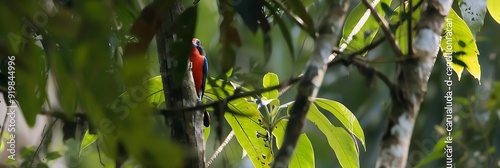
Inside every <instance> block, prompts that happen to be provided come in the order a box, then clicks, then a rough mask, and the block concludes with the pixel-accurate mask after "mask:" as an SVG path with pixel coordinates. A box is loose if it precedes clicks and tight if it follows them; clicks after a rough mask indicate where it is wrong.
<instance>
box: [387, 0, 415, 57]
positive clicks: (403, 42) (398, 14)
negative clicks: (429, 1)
mask: <svg viewBox="0 0 500 168" xmlns="http://www.w3.org/2000/svg"><path fill="white" fill-rule="evenodd" d="M417 3H418V1H413V6H414V8H413V13H412V14H411V20H410V19H409V17H410V15H409V14H407V13H408V12H409V7H408V5H406V4H405V5H406V7H404V8H403V7H401V6H398V7H397V8H396V9H395V10H394V15H392V17H391V23H392V24H400V25H399V26H398V27H397V29H396V33H394V37H395V39H396V41H397V43H398V45H399V48H400V49H401V52H402V53H403V54H408V49H409V48H410V47H409V46H408V45H409V44H408V38H409V36H408V22H409V21H411V23H412V27H414V26H415V24H416V23H417V21H418V19H420V11H421V9H422V7H419V8H415V6H416V4H417ZM403 19H405V21H404V22H402V23H401V21H402V20H403ZM413 37H415V31H412V39H413Z"/></svg>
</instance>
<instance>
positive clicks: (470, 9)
mask: <svg viewBox="0 0 500 168" xmlns="http://www.w3.org/2000/svg"><path fill="white" fill-rule="evenodd" d="M459 5H460V11H461V14H462V18H464V21H465V23H467V26H468V27H469V28H470V30H471V31H472V35H473V36H474V37H475V36H476V34H477V32H479V30H481V27H483V24H484V16H485V15H486V0H461V1H459ZM497 7H500V6H497Z"/></svg>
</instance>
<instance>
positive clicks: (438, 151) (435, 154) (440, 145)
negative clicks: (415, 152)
mask: <svg viewBox="0 0 500 168" xmlns="http://www.w3.org/2000/svg"><path fill="white" fill-rule="evenodd" d="M460 134H461V131H457V132H453V134H452V138H453V139H455V138H456V137H457V136H459V135H460ZM446 138H447V136H444V137H442V138H440V139H439V140H437V141H436V144H435V145H434V149H433V150H432V152H431V153H429V154H427V155H426V156H425V157H424V158H422V159H421V160H420V161H419V162H418V164H417V165H416V166H415V168H420V167H424V166H425V165H426V164H429V163H431V162H432V161H435V160H438V159H441V158H444V157H445V155H444V154H443V151H444V150H443V149H445V148H446V144H445V141H446Z"/></svg>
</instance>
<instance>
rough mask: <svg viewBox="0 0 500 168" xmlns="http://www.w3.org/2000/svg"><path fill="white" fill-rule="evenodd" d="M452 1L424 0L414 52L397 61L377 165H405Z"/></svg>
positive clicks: (414, 41)
mask: <svg viewBox="0 0 500 168" xmlns="http://www.w3.org/2000/svg"><path fill="white" fill-rule="evenodd" d="M452 2H453V1H452V0H426V1H425V2H424V4H423V9H422V13H421V17H420V20H419V21H418V23H417V26H416V29H415V31H416V36H415V39H414V40H413V46H412V48H413V53H414V55H409V56H408V58H411V59H406V60H405V61H402V62H401V63H400V64H399V67H400V71H399V74H398V76H397V79H396V82H397V88H398V91H397V92H396V94H393V95H392V102H393V103H392V107H391V111H390V114H389V119H388V123H387V127H386V130H385V131H386V132H385V134H384V136H383V139H382V142H381V149H380V152H379V157H378V159H377V167H391V168H392V167H398V168H399V167H406V162H407V159H408V154H409V146H410V142H411V136H412V133H413V127H414V125H415V120H416V118H417V115H418V112H419V110H420V106H421V104H422V102H423V100H424V96H425V94H426V92H427V83H428V80H429V77H430V75H431V71H432V67H433V66H434V63H435V61H436V55H437V53H438V49H439V48H438V46H439V43H440V39H441V33H442V30H443V25H444V19H445V17H446V16H447V15H448V13H449V11H450V8H451V4H452Z"/></svg>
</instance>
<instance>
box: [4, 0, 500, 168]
mask: <svg viewBox="0 0 500 168" xmlns="http://www.w3.org/2000/svg"><path fill="white" fill-rule="evenodd" d="M39 2H42V1H40V0H27V1H23V2H18V1H12V2H9V3H8V4H5V5H4V3H2V5H0V22H1V23H5V24H2V25H1V26H0V59H2V60H3V61H2V62H0V91H1V92H2V93H6V92H7V90H9V87H8V82H7V81H9V79H12V80H14V79H15V91H16V95H15V97H16V99H17V102H16V104H17V105H19V107H20V108H21V110H22V115H23V117H24V118H25V119H26V123H27V124H28V125H29V126H34V125H35V124H36V122H38V121H37V116H39V115H52V113H57V114H53V115H54V116H58V117H60V118H63V119H64V120H61V121H63V122H65V124H68V125H70V124H74V123H72V122H73V119H74V118H75V116H78V114H81V113H84V114H86V117H88V118H87V120H88V121H89V122H90V125H91V127H90V128H88V129H87V128H85V129H84V131H73V134H72V135H70V137H71V138H69V139H65V140H64V146H65V149H66V151H65V152H62V151H54V152H48V151H43V152H39V153H38V154H37V153H36V148H35V147H25V148H23V150H22V151H21V155H22V158H23V159H25V160H24V161H23V162H19V163H18V162H13V163H8V164H11V165H21V167H22V166H26V165H33V166H39V167H49V166H50V165H51V163H53V162H52V161H54V160H56V159H60V157H61V156H62V155H64V156H65V158H66V160H67V162H68V164H69V165H68V166H88V167H96V166H102V164H104V165H105V166H106V167H114V166H115V161H116V160H118V159H121V158H123V157H124V156H122V155H123V152H122V151H121V150H122V149H126V151H127V152H128V153H127V154H126V155H130V156H131V157H130V159H128V161H127V162H126V163H125V166H123V167H126V166H134V165H142V166H144V167H148V166H149V167H155V166H158V165H169V166H171V167H182V165H181V164H182V162H181V161H182V157H183V155H184V154H185V153H183V150H182V148H180V147H179V146H178V145H176V144H175V143H173V142H171V141H170V140H169V139H168V136H167V135H165V134H166V133H165V131H164V130H165V129H164V126H163V120H162V118H161V117H157V110H159V109H160V110H161V109H166V106H165V103H164V101H165V97H164V94H163V86H162V81H161V77H160V76H159V65H158V59H157V48H158V47H159V46H158V45H157V44H156V43H155V40H152V41H146V42H144V41H141V40H145V39H147V38H140V36H141V35H143V34H140V33H145V34H147V36H148V37H149V39H150V40H151V39H152V38H153V36H154V33H155V32H157V31H150V29H147V30H146V29H140V28H139V29H134V25H139V26H140V25H141V24H140V23H141V22H142V21H148V20H147V19H146V20H141V19H144V18H142V17H141V16H143V14H144V13H145V14H144V15H146V14H151V13H147V12H145V11H146V10H145V9H150V8H146V7H148V6H149V7H151V6H156V7H163V9H166V8H167V7H169V6H168V5H170V2H172V1H165V4H161V3H160V4H153V1H152V0H133V1H109V2H108V1H106V2H104V1H92V0H91V1H85V2H77V1H71V0H69V1H63V0H56V1H54V2H55V3H54V6H52V7H54V8H53V9H57V10H53V9H51V8H49V7H50V5H48V6H49V7H47V5H45V6H44V5H40V4H43V3H39ZM236 2H242V3H247V4H237V3H236ZM327 2H328V1H312V0H303V1H300V0H287V1H281V0H254V1H244V2H243V1H231V0H219V1H218V3H217V2H216V1H200V2H199V4H198V5H197V6H191V2H189V4H188V3H187V2H186V3H185V4H184V5H185V6H186V9H187V10H186V11H185V12H184V13H182V14H181V17H180V18H181V19H179V20H178V22H176V24H175V25H176V26H177V27H176V32H175V33H176V37H178V39H189V38H191V36H193V33H195V34H194V36H197V37H198V38H200V39H201V40H202V41H203V42H204V46H205V47H206V49H207V53H208V58H209V59H210V62H211V67H210V76H212V77H211V78H210V79H209V81H208V83H207V88H206V97H205V99H204V102H205V103H210V102H215V101H219V100H222V99H225V98H228V97H230V96H232V95H235V94H236V95H237V94H239V93H242V92H248V91H251V90H256V89H259V88H269V87H273V86H276V85H278V84H280V81H279V79H278V76H280V77H281V78H287V77H290V76H298V75H299V74H300V72H301V71H302V67H304V66H305V62H307V61H306V60H307V59H308V58H309V56H310V53H311V52H312V48H313V46H314V42H313V40H312V39H314V38H315V36H316V32H317V30H316V27H315V26H316V25H317V21H318V20H319V19H320V18H321V17H322V16H323V13H322V12H324V11H325V6H327V5H325V4H326V3H327ZM370 2H372V4H373V5H374V7H375V9H376V11H377V12H378V13H379V14H380V15H381V16H382V17H383V18H384V19H387V20H388V21H389V24H390V30H391V32H392V33H393V34H394V37H395V39H394V40H395V41H396V43H397V44H398V45H399V46H400V48H401V50H402V52H403V54H404V55H405V56H406V55H407V54H408V53H409V49H411V46H409V40H411V39H412V38H413V36H414V33H415V31H413V32H412V33H411V35H410V32H408V31H411V30H414V29H415V26H416V25H415V23H416V22H417V21H418V20H419V19H420V17H421V16H420V10H421V9H422V5H421V2H422V1H418V0H413V1H412V2H413V4H411V5H413V11H412V12H413V13H409V12H410V11H409V9H410V8H409V6H408V4H409V3H405V2H407V1H405V2H403V1H392V0H373V1H370ZM474 2H476V1H470V0H462V1H459V2H457V4H458V7H459V8H460V9H458V8H456V9H455V10H451V11H450V13H449V15H448V17H447V19H449V20H450V22H449V23H447V24H450V25H453V28H452V30H451V31H448V32H447V31H446V25H445V33H444V34H443V36H442V39H441V45H440V49H441V54H442V55H443V56H444V57H443V58H444V59H446V55H445V54H446V53H447V52H448V51H447V47H448V44H447V39H446V37H447V34H446V33H450V34H452V40H451V46H452V48H453V51H452V52H451V53H452V54H451V55H452V58H453V59H452V63H451V66H452V68H453V70H454V72H455V73H456V74H457V76H458V80H462V81H464V80H465V81H464V82H461V83H464V84H463V85H461V86H462V87H457V88H458V89H457V90H467V91H469V90H471V89H470V88H471V87H470V86H473V87H474V88H476V87H477V86H476V83H477V82H476V81H474V82H475V83H474V84H472V83H467V80H468V78H462V73H463V70H464V69H465V70H466V71H467V72H468V73H469V74H471V75H472V77H474V78H475V79H477V81H481V82H483V81H485V80H484V79H485V77H484V76H486V79H487V80H486V82H485V83H486V84H487V83H488V82H489V81H488V80H498V79H497V78H493V77H491V76H495V75H496V73H493V72H495V70H497V69H498V66H497V65H496V64H497V62H494V61H489V58H488V57H490V58H492V57H495V56H496V55H498V52H500V51H498V49H497V48H496V46H495V45H494V44H497V41H494V40H492V39H498V33H497V32H495V31H491V30H496V29H498V27H492V26H491V25H488V24H487V23H490V22H492V21H493V23H495V24H496V25H494V26H498V25H499V24H497V23H500V8H499V6H500V1H499V0H482V1H481V2H480V3H477V4H476V3H474ZM485 3H486V7H484V4H485ZM150 4H153V5H150ZM162 5H165V6H162ZM247 6H252V8H245V7H247ZM485 8H486V9H487V10H486V9H485ZM259 9H262V10H259ZM459 10H460V12H459V13H457V12H455V11H459ZM486 11H487V12H488V13H489V16H491V18H489V16H488V15H487V14H486ZM143 12H144V13H143ZM147 16H149V15H147ZM195 18H196V19H195ZM156 19H157V18H156ZM488 19H489V20H488ZM219 21H220V22H219ZM409 21H411V23H412V24H409ZM488 21H490V22H488ZM7 23H8V24H7ZM214 23H220V24H214ZM409 25H411V26H412V27H410V28H408V27H409ZM136 28H137V27H136ZM147 28H150V27H147ZM184 28H189V30H188V29H184ZM380 28H381V26H380V23H378V22H377V21H376V19H375V18H374V17H373V16H372V15H371V13H370V11H369V10H368V9H367V8H366V7H365V6H364V5H363V4H362V3H359V4H357V5H356V6H355V7H354V8H352V10H351V11H350V12H349V13H348V15H347V18H346V21H345V25H344V26H343V28H342V34H341V35H342V40H341V41H340V44H339V48H340V49H341V50H340V51H341V52H340V53H339V56H340V57H341V59H349V58H347V57H346V55H349V54H351V53H356V52H357V51H360V50H363V49H365V47H367V46H369V45H371V44H373V43H374V41H377V40H380V39H382V38H385V37H383V36H385V35H384V34H383V33H380V32H381V31H380V30H379V29H380ZM133 30H138V31H133ZM153 30H154V29H153ZM481 30H482V31H481ZM132 32H139V34H134V33H132ZM148 33H149V34H148ZM485 39H487V40H489V41H487V43H486V42H484V41H485ZM385 40H387V39H385ZM140 42H144V43H140ZM175 42H176V43H175V44H174V45H172V46H171V47H174V48H176V49H178V50H177V52H178V53H179V54H178V55H177V56H178V58H179V60H180V62H178V64H182V65H185V64H184V63H186V62H187V60H188V59H187V57H185V56H184V55H186V54H185V53H187V52H188V51H189V50H188V48H187V46H189V45H190V44H189V41H185V40H184V41H182V40H178V41H175ZM132 43H138V44H140V45H144V46H141V47H143V48H144V49H146V50H147V51H144V52H145V53H144V54H143V55H139V54H138V55H135V56H133V57H125V56H124V52H125V51H124V50H125V47H126V46H127V44H132ZM163 47H164V46H163ZM482 47H483V49H484V48H487V50H486V51H484V50H482ZM378 49H380V50H382V52H380V51H379V50H378ZM385 50H387V48H386V47H384V46H383V45H382V46H381V47H379V48H377V49H374V48H370V49H369V50H367V51H366V52H363V53H362V54H361V55H362V56H365V57H363V59H365V60H366V62H367V63H374V62H377V61H379V59H381V60H382V61H383V62H390V63H398V62H399V61H401V60H407V59H412V58H405V56H403V58H399V57H398V58H394V57H391V55H390V54H387V52H386V51H385ZM479 51H481V53H482V55H481V56H482V57H479ZM381 53H382V54H381ZM378 55H384V56H378ZM385 55H389V56H385ZM7 56H16V58H15V61H13V62H12V63H9V62H8V60H9V59H8V58H7ZM374 57H375V59H377V60H375V59H373V58H374ZM443 58H441V57H438V59H440V60H444V59H443ZM372 59H373V60H372ZM492 60H494V59H492ZM480 61H484V62H486V63H484V62H481V66H480V64H479V62H480ZM488 62H491V63H492V64H493V65H490V66H483V64H488ZM126 63H131V64H128V66H126V68H124V67H125V66H124V64H126ZM495 63H496V64H495ZM436 64H438V63H436ZM9 66H10V67H13V69H12V68H11V69H9ZM376 66H377V67H380V68H381V69H383V71H384V73H387V72H392V71H395V70H394V69H391V68H392V67H394V66H392V64H391V65H390V66H386V64H383V65H380V64H376ZM445 68H446V67H445ZM185 69H186V68H185V67H184V66H180V68H179V69H178V70H177V72H176V73H174V76H175V77H176V78H180V77H181V76H182V74H183V73H184V72H185ZM332 69H333V70H331V71H332V72H334V73H335V74H336V75H330V76H327V77H326V78H325V82H324V84H323V86H322V89H324V90H328V92H320V93H319V96H320V97H325V98H318V99H316V100H315V103H314V104H312V105H311V107H310V109H309V115H308V116H307V119H308V121H309V122H310V123H312V125H314V126H316V127H317V129H315V128H314V129H312V130H311V129H310V128H307V130H306V131H305V132H304V133H302V134H301V136H300V139H299V141H298V145H297V149H296V152H295V153H294V155H293V158H292V160H291V162H290V167H316V166H318V167H321V166H324V165H322V164H321V161H324V160H327V163H332V162H335V161H331V160H334V159H331V157H333V156H329V155H326V156H325V155H323V153H328V152H334V154H335V157H336V158H337V160H338V162H339V164H340V166H342V167H363V166H367V167H370V166H369V164H371V163H368V161H366V160H376V159H373V157H376V154H374V153H376V151H377V150H376V148H374V147H373V146H378V144H375V145H374V144H372V145H370V144H368V143H378V138H379V137H380V136H378V135H368V134H373V133H372V132H378V131H377V130H373V129H375V128H377V129H382V128H381V127H380V126H378V127H374V126H373V125H374V122H375V121H374V120H376V121H383V120H384V119H385V118H384V116H386V115H385V113H382V112H384V111H386V101H387V100H380V99H383V98H379V97H384V96H385V97H388V96H387V95H384V94H380V93H373V95H370V96H365V95H366V93H364V91H370V93H372V92H371V90H375V89H371V90H370V89H364V88H363V87H362V85H361V84H359V83H362V82H360V81H361V80H359V78H360V77H359V76H357V74H355V73H351V74H352V75H350V76H349V79H348V80H344V79H345V78H343V76H342V74H348V72H350V71H351V70H350V69H340V70H339V69H334V68H332ZM12 70H15V78H14V77H11V78H9V75H10V74H13V73H12V72H11V71H12ZM273 70H274V71H276V72H275V73H276V74H275V73H269V72H273ZM329 73H330V72H329ZM433 73H435V72H433ZM337 74H338V75H337ZM388 74H390V73H388ZM484 74H489V75H484ZM262 76H263V77H262ZM482 76H483V77H482ZM488 78H490V79H488ZM433 80H440V81H439V82H440V83H442V79H441V78H438V77H435V76H431V81H433ZM339 86H341V87H339ZM48 87H55V88H56V89H55V90H56V91H52V90H51V91H49V90H48V89H46V88H48ZM493 88H494V89H492V91H491V95H490V97H489V99H488V101H486V102H482V100H479V98H477V97H479V96H470V94H471V93H463V92H460V93H459V94H461V95H460V96H456V97H455V102H456V104H457V106H459V107H458V108H457V110H456V111H458V112H457V115H458V116H459V119H460V121H454V124H455V125H456V127H455V129H456V130H458V131H455V132H454V134H453V135H452V137H453V138H454V139H455V140H456V141H457V142H459V143H460V144H461V146H460V147H459V149H458V151H460V152H461V153H463V154H462V155H460V162H458V163H460V164H467V165H469V166H470V165H472V166H474V165H475V163H483V161H482V160H481V159H480V158H481V157H483V158H484V157H493V155H494V156H495V157H496V158H500V157H499V156H500V154H498V153H499V151H500V144H499V143H498V142H500V140H499V138H498V137H500V134H499V132H498V131H495V130H500V129H499V127H498V123H499V122H498V121H499V117H498V116H500V114H498V112H497V111H498V109H499V108H500V105H499V103H498V102H499V101H498V97H499V96H500V93H499V90H500V89H499V84H498V83H495V84H494V87H493ZM377 89H380V88H377ZM433 89H434V90H433ZM280 91H281V90H280ZM280 91H278V90H272V91H269V92H263V93H262V94H259V95H252V96H247V97H241V98H237V99H233V100H231V101H229V102H227V107H226V109H225V111H224V115H223V116H224V119H225V122H227V124H228V125H229V126H230V128H231V130H233V131H234V132H235V135H236V139H237V142H238V144H239V145H240V146H241V148H243V149H244V150H245V152H246V154H247V155H248V158H249V159H250V160H251V162H252V163H253V165H254V166H255V167H268V166H269V164H270V163H271V162H272V160H273V158H274V153H275V152H276V149H277V148H279V147H280V144H281V143H282V142H283V137H284V134H285V133H284V132H285V129H286V128H285V127H286V124H287V121H288V118H289V115H288V113H287V111H288V109H290V107H292V106H293V101H291V100H292V99H293V97H292V96H290V95H292V94H294V93H295V92H296V91H295V90H293V89H291V90H289V91H287V92H285V93H284V95H282V94H283V93H281V92H280ZM51 92H53V93H51ZM334 92H335V93H334ZM436 92H437V91H435V88H432V87H429V93H428V95H429V96H434V97H438V96H435V95H437V94H436ZM464 92H465V91H464ZM470 92H473V91H470ZM49 93H50V94H49ZM50 95H53V96H52V97H51V96H50ZM360 95H361V96H360ZM457 95H458V94H457ZM467 95H469V96H467ZM371 96H373V97H376V99H377V100H376V101H371V102H369V100H368V98H366V97H371ZM440 96H441V95H439V97H440ZM353 97H354V98H353ZM4 98H5V99H6V100H7V95H6V94H4ZM327 98H328V99H327ZM334 100H339V101H341V102H343V103H344V104H341V103H339V102H337V101H334ZM440 100H442V99H440ZM284 102H286V103H284ZM438 102H439V101H438ZM2 103H3V102H2ZM430 103H433V104H432V105H435V103H434V102H430ZM7 105H10V103H9V104H7ZM59 106H60V107H59ZM346 106H347V107H349V109H351V110H352V111H351V110H349V109H348V108H346ZM2 107H3V106H2ZM478 107H481V108H482V109H480V110H478V109H477V108H478ZM208 110H209V111H211V112H212V113H216V108H214V107H209V108H208ZM432 110H434V109H432ZM422 111H429V108H427V110H422ZM475 111H486V113H472V112H475ZM354 114H356V115H354ZM438 115H441V114H438ZM152 116H153V117H152ZM434 116H436V114H435V115H434ZM358 118H359V121H358ZM444 124H445V123H444V122H441V123H438V125H437V126H434V125H432V126H431V127H434V128H435V131H434V132H438V133H439V135H440V136H442V137H441V139H440V140H438V141H436V143H435V144H433V148H432V149H433V150H432V151H429V152H426V153H425V154H426V156H425V157H424V158H422V159H420V161H419V162H418V166H417V167H419V166H427V165H432V163H433V162H436V161H439V160H440V159H442V158H443V155H442V149H443V146H444V144H443V143H442V141H443V138H444V137H445V134H444V132H443V128H444V127H442V126H439V125H444ZM379 125H380V124H379ZM415 128H419V127H415ZM211 129H214V128H206V129H205V139H208V137H213V135H212V136H210V131H212V132H216V131H213V130H211ZM366 130H369V131H366ZM225 131H227V130H225ZM314 131H316V132H318V131H319V132H320V133H319V135H320V137H319V138H317V135H316V134H315V133H316V132H314ZM365 133H367V134H366V135H365ZM212 134H213V133H212ZM323 135H324V137H323ZM2 136H4V135H2ZM65 136H66V135H65ZM470 137H474V138H473V139H471V138H470ZM324 138H326V141H324V140H325V139H324ZM4 139H7V138H4ZM318 139H319V140H318ZM145 140H147V141H145ZM273 141H274V142H273ZM145 142H147V143H145ZM316 142H324V143H316ZM41 143H42V142H41ZM43 143H45V142H43ZM358 143H361V146H363V149H364V150H360V149H359V146H360V145H358ZM207 146H209V145H207ZM313 147H314V148H313ZM325 147H326V149H328V150H324V149H323V148H325ZM328 147H329V148H328ZM5 148H6V147H5V142H4V141H1V143H0V149H1V151H4V150H5ZM330 149H331V150H330ZM325 151H326V152H325ZM363 151H367V153H368V154H370V155H371V156H370V157H359V155H363V154H366V155H368V154H367V153H365V152H363ZM373 151H375V152H373ZM474 151H479V156H478V157H470V156H476V153H474ZM319 152H321V153H320V154H318V153H319ZM35 155H36V156H35ZM325 157H327V159H324V158H325ZM30 158H31V159H30ZM469 158H470V159H469ZM321 159H323V160H321ZM360 159H366V160H360ZM89 162H91V163H89ZM365 162H366V163H365ZM34 164H36V165H34Z"/></svg>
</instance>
